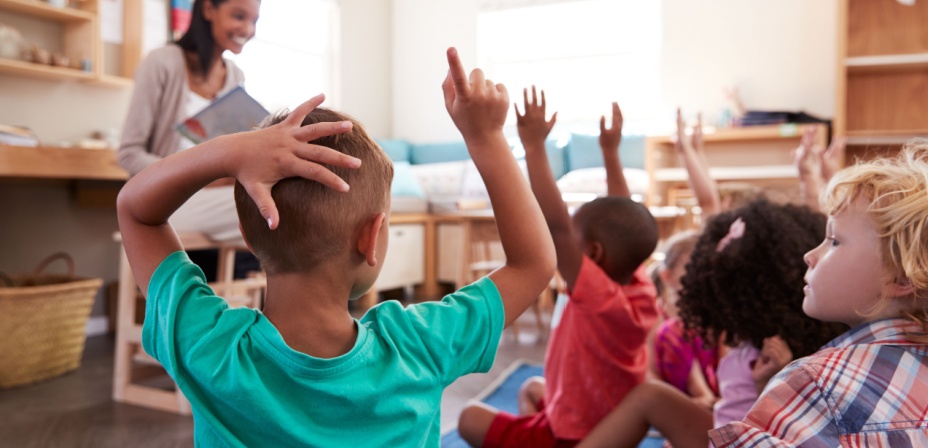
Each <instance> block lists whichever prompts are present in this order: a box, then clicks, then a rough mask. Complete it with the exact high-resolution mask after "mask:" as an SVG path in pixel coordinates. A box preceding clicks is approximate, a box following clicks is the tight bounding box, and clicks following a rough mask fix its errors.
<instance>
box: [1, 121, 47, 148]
mask: <svg viewBox="0 0 928 448" xmlns="http://www.w3.org/2000/svg"><path fill="white" fill-rule="evenodd" d="M0 145H10V146H32V147H34V146H39V139H38V137H36V136H35V134H33V133H32V131H31V130H30V129H29V128H24V127H22V126H11V125H6V124H0Z"/></svg>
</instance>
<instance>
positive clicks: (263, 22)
mask: <svg viewBox="0 0 928 448" xmlns="http://www.w3.org/2000/svg"><path fill="white" fill-rule="evenodd" d="M337 24H338V8H337V5H336V2H334V1H332V0H299V1H293V0H262V2H261V16H260V17H259V18H258V26H257V31H256V33H255V37H254V38H253V39H252V40H251V41H250V42H248V44H247V45H245V49H244V50H242V53H241V54H239V55H235V56H231V57H232V58H233V60H234V61H235V63H236V64H237V65H238V66H239V67H241V69H242V71H244V72H245V89H246V90H248V93H249V94H251V95H252V96H253V97H255V99H257V100H258V102H260V103H261V104H262V105H263V106H264V107H265V108H266V109H267V110H269V111H271V112H275V111H277V110H278V109H280V108H284V107H286V108H289V109H293V108H295V107H296V106H299V105H300V104H301V103H302V102H303V101H306V100H308V99H309V98H311V97H313V96H315V95H317V94H319V93H321V92H322V93H325V94H326V103H327V104H333V103H336V104H337V90H336V88H337V85H336V84H337V83H336V80H337V64H336V63H335V61H336V56H337V55H336V48H337V46H336V42H337V35H336V33H337V32H338V26H337Z"/></svg>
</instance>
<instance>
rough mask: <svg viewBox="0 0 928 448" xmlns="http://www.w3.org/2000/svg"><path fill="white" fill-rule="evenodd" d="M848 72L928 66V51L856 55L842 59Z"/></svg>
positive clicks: (915, 68)
mask: <svg viewBox="0 0 928 448" xmlns="http://www.w3.org/2000/svg"><path fill="white" fill-rule="evenodd" d="M844 66H845V67H847V69H848V72H849V73H860V72H874V71H897V70H905V69H910V70H917V69H923V68H928V53H911V54H887V55H880V56H857V57H852V58H847V59H845V60H844Z"/></svg>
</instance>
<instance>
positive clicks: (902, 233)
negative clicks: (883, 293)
mask: <svg viewBox="0 0 928 448" xmlns="http://www.w3.org/2000/svg"><path fill="white" fill-rule="evenodd" d="M857 197H862V198H864V199H866V200H867V202H869V203H870V206H869V207H868V209H867V211H866V212H867V215H868V216H869V218H870V221H871V222H872V223H873V226H874V228H875V229H876V233H877V236H878V237H879V245H880V254H879V255H880V259H881V261H882V264H883V266H884V269H885V270H886V271H887V272H888V273H889V274H890V275H892V276H893V277H894V278H904V279H907V280H908V281H909V282H910V283H911V285H912V287H913V289H914V290H915V293H914V295H913V297H912V303H911V306H909V307H908V310H907V311H905V312H904V316H905V317H907V318H909V319H911V320H913V321H915V322H917V323H919V324H920V325H921V326H922V328H924V329H925V330H928V310H926V309H925V307H924V305H923V303H924V302H923V301H924V300H925V299H926V298H928V140H924V139H916V140H913V141H911V142H909V143H908V144H907V145H906V146H905V147H904V148H903V149H902V151H901V152H900V153H899V155H898V156H896V157H891V158H882V159H877V160H873V161H870V162H865V163H858V164H857V165H854V166H852V167H849V168H847V169H845V170H842V171H839V172H838V173H837V174H835V176H834V177H833V178H832V179H831V181H830V182H829V183H828V187H827V188H826V190H825V192H824V193H823V194H822V198H821V203H822V211H824V212H825V213H828V214H829V215H834V214H836V213H838V212H840V211H841V210H843V209H845V208H846V207H848V205H849V204H850V203H851V202H853V201H854V200H855V199H856V198H857ZM889 300H890V298H889V297H882V298H881V300H880V301H879V302H878V303H876V304H875V306H874V308H873V313H874V314H876V313H879V312H880V311H881V310H882V309H884V308H885V307H886V305H887V304H888V303H889ZM868 314H869V313H868ZM926 342H928V338H926Z"/></svg>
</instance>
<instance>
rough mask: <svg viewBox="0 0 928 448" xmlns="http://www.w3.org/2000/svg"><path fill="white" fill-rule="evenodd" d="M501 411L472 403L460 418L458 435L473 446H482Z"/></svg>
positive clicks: (465, 408)
mask: <svg viewBox="0 0 928 448" xmlns="http://www.w3.org/2000/svg"><path fill="white" fill-rule="evenodd" d="M498 412H499V411H497V410H496V409H493V408H491V407H489V406H487V405H485V404H483V403H471V404H468V405H467V406H465V407H464V410H463V411H461V415H460V416H459V417H458V433H459V434H460V435H461V438H463V439H464V440H465V441H467V443H469V444H470V445H471V446H482V445H483V439H484V437H486V435H487V431H489V429H490V425H491V424H492V423H493V419H495V418H496V414H497V413H498Z"/></svg>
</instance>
